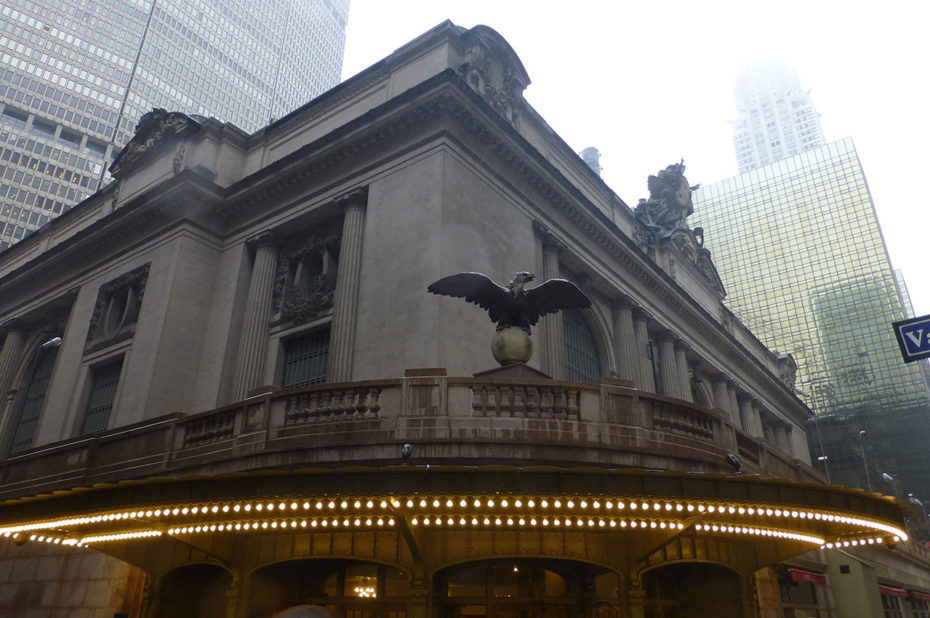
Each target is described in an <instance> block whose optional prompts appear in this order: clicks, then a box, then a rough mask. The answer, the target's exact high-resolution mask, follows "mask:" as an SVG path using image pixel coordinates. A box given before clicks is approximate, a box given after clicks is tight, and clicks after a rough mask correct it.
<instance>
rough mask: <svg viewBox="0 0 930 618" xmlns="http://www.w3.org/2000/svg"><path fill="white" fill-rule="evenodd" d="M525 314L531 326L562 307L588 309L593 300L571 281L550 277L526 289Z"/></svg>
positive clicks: (524, 299) (524, 298) (523, 301)
mask: <svg viewBox="0 0 930 618" xmlns="http://www.w3.org/2000/svg"><path fill="white" fill-rule="evenodd" d="M521 302H522V305H523V307H522V309H523V315H524V318H525V319H526V321H527V323H528V324H529V325H530V326H533V325H535V324H536V322H538V321H539V318H541V317H542V316H544V315H547V314H549V313H555V312H556V311H560V310H562V309H586V308H588V307H590V306H591V300H590V299H589V298H588V297H587V296H586V295H585V293H584V292H582V291H581V290H579V289H578V286H576V285H575V284H574V283H572V282H571V281H566V280H565V279H549V280H548V281H546V282H544V283H541V284H540V285H537V286H536V287H535V288H531V289H528V290H526V293H525V294H524V295H523V298H522V301H521Z"/></svg>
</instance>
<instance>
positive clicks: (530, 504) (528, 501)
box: [526, 500, 536, 509]
mask: <svg viewBox="0 0 930 618" xmlns="http://www.w3.org/2000/svg"><path fill="white" fill-rule="evenodd" d="M526 506H528V507H530V508H531V509H533V508H536V501H535V500H527V502H526Z"/></svg>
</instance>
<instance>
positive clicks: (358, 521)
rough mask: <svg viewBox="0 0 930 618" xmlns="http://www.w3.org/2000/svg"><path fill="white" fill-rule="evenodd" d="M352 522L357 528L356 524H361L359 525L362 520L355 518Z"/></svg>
mask: <svg viewBox="0 0 930 618" xmlns="http://www.w3.org/2000/svg"><path fill="white" fill-rule="evenodd" d="M352 523H353V524H354V525H355V527H356V528H357V527H358V526H361V525H362V520H361V519H356V520H355V521H354V522H352Z"/></svg>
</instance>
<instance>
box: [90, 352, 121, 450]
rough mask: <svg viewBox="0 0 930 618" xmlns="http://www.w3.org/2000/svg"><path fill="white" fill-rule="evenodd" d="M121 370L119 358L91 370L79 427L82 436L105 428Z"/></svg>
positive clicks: (108, 420)
mask: <svg viewBox="0 0 930 618" xmlns="http://www.w3.org/2000/svg"><path fill="white" fill-rule="evenodd" d="M122 369H123V359H122V358H120V359H119V360H117V361H113V362H111V363H107V364H106V365H102V366H100V367H98V368H97V369H94V370H93V381H92V382H91V385H90V396H89V397H88V398H87V409H86V411H85V412H84V425H83V426H82V427H81V434H82V435H83V434H88V433H94V432H95V431H103V430H104V429H106V428H107V425H108V424H109V422H110V410H112V409H113V402H114V400H115V399H116V385H117V384H118V383H119V374H120V372H121V371H122Z"/></svg>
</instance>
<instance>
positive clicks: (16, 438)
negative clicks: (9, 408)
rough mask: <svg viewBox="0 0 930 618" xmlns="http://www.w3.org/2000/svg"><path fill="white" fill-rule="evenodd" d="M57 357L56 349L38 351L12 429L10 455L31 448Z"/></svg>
mask: <svg viewBox="0 0 930 618" xmlns="http://www.w3.org/2000/svg"><path fill="white" fill-rule="evenodd" d="M57 355H58V348H48V349H45V350H39V356H38V358H37V360H36V365H35V368H33V370H32V376H31V377H30V379H29V384H28V385H27V386H26V396H25V397H24V398H23V405H22V407H21V408H20V411H19V418H18V419H17V421H16V426H15V428H14V429H13V437H12V438H11V440H10V454H11V455H12V454H14V453H18V452H20V451H24V450H26V449H28V448H29V447H31V446H32V438H33V436H34V435H35V431H36V426H37V425H38V424H39V413H40V412H41V411H42V402H43V401H44V400H45V393H46V392H47V391H48V383H49V381H50V380H51V378H52V368H53V367H54V366H55V357H56V356H57Z"/></svg>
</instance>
